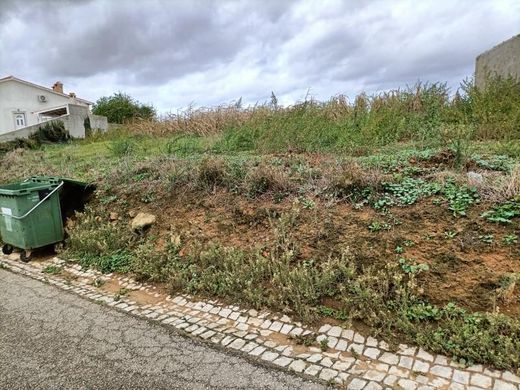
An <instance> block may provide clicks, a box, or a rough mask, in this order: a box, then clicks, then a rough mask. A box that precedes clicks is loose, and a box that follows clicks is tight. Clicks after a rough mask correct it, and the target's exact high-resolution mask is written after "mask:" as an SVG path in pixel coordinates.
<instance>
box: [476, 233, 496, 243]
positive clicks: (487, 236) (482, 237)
mask: <svg viewBox="0 0 520 390" xmlns="http://www.w3.org/2000/svg"><path fill="white" fill-rule="evenodd" d="M478 238H479V240H480V241H482V242H484V243H486V244H492V243H493V239H494V236H493V234H482V235H479V236H478Z"/></svg>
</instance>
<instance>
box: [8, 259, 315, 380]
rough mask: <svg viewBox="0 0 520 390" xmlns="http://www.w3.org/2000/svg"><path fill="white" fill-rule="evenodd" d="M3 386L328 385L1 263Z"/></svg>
mask: <svg viewBox="0 0 520 390" xmlns="http://www.w3.org/2000/svg"><path fill="white" fill-rule="evenodd" d="M0 387H1V388H6V389H13V390H14V389H29V388H30V389H145V388H146V389H150V388H154V389H163V388H168V389H210V388H217V389H230V388H232V389H239V388H244V389H246V388H247V389H318V388H323V386H321V385H318V384H316V383H313V382H310V381H306V380H304V379H302V378H298V377H296V376H293V375H290V374H285V373H283V372H280V371H276V370H272V369H267V368H264V367H262V366H257V365H253V364H251V363H250V362H248V361H246V360H244V359H242V358H240V357H237V356H234V355H229V354H226V353H224V352H222V351H218V350H216V349H213V348H210V347H208V346H206V345H204V344H200V343H198V342H196V341H193V340H191V339H188V338H185V337H182V336H180V335H177V334H176V333H174V332H171V331H168V330H167V329H165V328H164V327H161V326H158V325H154V324H150V323H148V322H147V321H144V320H140V319H136V318H134V317H131V316H128V315H125V314H123V313H120V312H117V311H115V310H113V309H111V308H108V307H105V306H101V305H98V304H95V303H93V302H90V301H88V300H85V299H81V298H80V297H77V296H75V295H72V294H69V293H67V292H65V291H62V290H60V289H57V288H55V287H52V286H49V285H46V284H44V283H41V282H38V281H35V280H33V279H29V278H27V277H23V276H20V275H17V274H13V273H11V272H8V271H5V270H2V269H0Z"/></svg>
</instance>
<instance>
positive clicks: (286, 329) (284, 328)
mask: <svg viewBox="0 0 520 390" xmlns="http://www.w3.org/2000/svg"><path fill="white" fill-rule="evenodd" d="M292 328H293V326H292V325H290V324H283V326H282V328H281V329H280V333H281V334H289V332H290V331H291V329H292Z"/></svg>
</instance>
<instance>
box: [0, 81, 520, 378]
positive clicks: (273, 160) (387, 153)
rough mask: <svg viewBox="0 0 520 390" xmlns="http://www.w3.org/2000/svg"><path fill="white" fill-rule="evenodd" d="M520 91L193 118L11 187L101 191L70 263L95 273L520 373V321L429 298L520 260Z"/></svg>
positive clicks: (426, 92) (499, 88)
mask: <svg viewBox="0 0 520 390" xmlns="http://www.w3.org/2000/svg"><path fill="white" fill-rule="evenodd" d="M518 88H519V87H518V85H517V84H514V83H513V82H512V81H511V80H503V79H499V80H495V82H494V83H491V85H490V87H489V90H486V91H479V90H477V89H475V88H474V86H473V85H472V84H471V83H464V84H463V86H462V89H461V90H460V91H459V93H458V94H455V95H454V96H452V94H450V93H449V91H448V90H447V89H446V86H445V85H443V84H419V85H416V86H414V87H412V88H408V89H404V90H399V91H392V92H388V93H385V94H379V95H375V96H366V95H360V96H359V97H358V98H356V99H355V100H354V101H352V102H349V101H348V99H346V98H345V97H341V96H339V97H335V98H332V99H331V100H329V101H327V102H317V101H314V100H308V101H305V102H300V103H298V104H296V105H294V106H292V107H287V108H282V107H278V106H270V105H259V106H256V107H250V108H240V107H237V106H232V107H216V108H212V109H200V110H194V109H191V110H188V111H187V112H185V113H178V114H176V115H172V116H169V117H168V118H164V119H163V120H161V121H143V122H138V123H134V124H133V125H129V126H128V127H127V128H122V129H119V130H117V131H114V132H111V133H106V134H93V135H92V136H91V137H90V138H88V139H86V140H74V141H70V142H68V143H66V144H59V145H55V144H44V145H41V146H40V147H38V148H36V149H23V148H16V149H14V150H10V151H7V152H6V153H5V154H4V155H3V156H2V158H1V159H0V168H1V169H0V182H7V181H13V180H17V179H22V178H25V177H27V176H30V175H33V174H51V175H58V176H69V177H74V178H77V179H83V180H86V181H91V182H95V183H96V185H97V191H96V194H95V198H94V199H93V200H92V202H91V203H90V205H88V206H87V207H86V209H85V211H84V212H83V213H81V214H78V215H76V216H75V217H74V218H73V219H72V220H73V221H72V222H71V224H70V225H68V227H67V229H68V233H69V238H68V239H67V242H66V249H65V252H64V253H63V254H61V255H62V256H64V257H68V258H71V259H77V260H78V261H79V262H80V264H81V265H82V266H84V267H94V268H97V269H99V270H101V271H102V272H105V273H111V272H121V273H125V272H131V273H133V274H134V275H135V276H136V277H138V278H140V279H143V280H147V281H149V282H152V283H165V284H166V285H167V286H169V288H170V289H171V291H175V292H176V291H184V292H189V293H193V294H201V295H206V296H211V297H219V298H222V299H225V300H232V301H235V302H237V301H238V302H243V303H245V304H247V305H250V306H253V307H256V308H261V307H269V308H270V309H272V310H276V311H280V312H283V313H290V314H291V315H293V316H295V317H298V318H300V319H302V320H303V321H306V322H314V321H319V320H320V319H322V318H334V319H336V320H338V321H344V322H347V323H349V324H356V323H362V324H364V326H365V327H368V329H371V331H372V333H373V334H374V335H376V336H381V337H384V338H385V339H387V340H389V341H392V342H395V343H399V342H409V343H415V344H418V345H420V346H422V347H424V348H426V349H428V350H430V351H433V352H439V353H444V354H448V355H450V356H453V357H455V358H456V359H458V360H460V361H462V362H464V363H467V364H470V363H485V364H490V365H494V366H495V367H498V368H518V367H519V366H520V352H519V351H520V324H519V320H518V317H517V316H515V315H506V314H501V312H499V310H498V309H496V307H495V308H494V309H487V307H489V306H486V302H487V301H486V302H482V304H481V306H482V307H485V308H486V309H485V310H478V309H474V308H472V307H470V306H471V305H466V303H467V301H468V300H469V301H471V297H470V298H467V297H465V298H464V297H460V302H439V300H440V299H436V300H430V299H429V298H428V297H429V295H428V293H431V291H425V290H428V288H430V285H429V283H432V281H437V280H439V279H440V282H439V283H440V284H441V285H442V283H445V284H446V285H449V280H448V281H445V280H443V278H448V277H452V276H453V277H458V276H459V273H460V274H462V273H463V271H464V270H465V269H470V270H471V271H473V270H474V269H473V268H469V267H471V266H472V265H474V264H477V263H478V264H481V263H479V262H478V261H474V260H475V259H479V256H480V253H481V252H482V253H485V254H487V255H488V256H489V257H491V255H492V256H493V257H495V258H499V259H505V260H503V262H504V263H507V264H516V263H514V262H513V261H512V259H513V258H515V256H516V257H517V256H519V255H520V253H519V252H518V247H517V241H518V233H519V231H520V227H519V225H518V217H519V215H518V212H517V211H518V210H517V208H518V207H517V206H518V201H519V198H518V197H519V194H520V184H519V177H520V175H519V170H518V166H519V165H518V164H519V163H520V149H519V147H518V144H519V142H518V140H519V139H520V128H519V127H518V123H520V121H519V120H518V119H519V116H518V115H519V112H520V108H519V107H520V104H515V103H520V97H519V95H520V92H519V89H518ZM16 146H23V145H16ZM8 149H9V148H7V149H5V150H8ZM42 162H45V164H43V163H42ZM468 172H477V173H479V174H481V176H482V178H481V180H480V181H479V180H477V181H475V180H476V179H472V178H471V177H469V176H468V175H467V173H468ZM476 177H477V179H478V177H479V176H478V175H477V176H476ZM135 210H146V211H150V212H153V213H155V214H156V215H157V216H158V223H157V226H154V227H152V228H151V229H150V230H149V231H148V232H146V233H134V232H131V231H130V229H129V227H128V225H129V222H130V220H131V216H130V213H131V212H133V211H135ZM172 210H173V211H172ZM111 212H116V213H117V215H118V216H119V218H115V219H112V218H110V213H111ZM248 240H249V241H248ZM497 256H499V257H497ZM479 261H480V260H479ZM500 266H501V264H500V263H498V264H495V266H494V267H493V266H490V267H489V268H496V267H498V268H500ZM515 267H516V266H515ZM491 271H493V270H491ZM491 271H490V272H491ZM518 271H520V270H518V269H515V272H510V271H508V272H504V273H503V274H502V275H500V276H497V275H496V274H492V276H489V275H488V274H486V275H485V276H482V277H481V278H482V280H483V281H485V282H486V283H482V284H486V288H488V290H486V291H485V294H482V295H479V296H478V297H477V298H476V300H478V299H488V298H489V297H490V296H492V297H494V298H496V302H498V303H499V304H500V305H502V306H503V305H507V304H514V303H515V301H514V297H515V294H514V293H515V292H516V290H515V289H517V288H518V276H517V272H518ZM486 278H487V279H486ZM474 279H478V278H474ZM461 282H462V281H461ZM452 285H453V284H452ZM479 288H480V287H479ZM124 293H125V292H124V291H120V292H118V293H117V294H116V297H120V296H122V295H124ZM434 293H435V291H434ZM450 293H451V291H450V289H444V290H442V295H443V296H450V297H452V296H453V295H450ZM432 294H433V293H432ZM475 294H476V293H475ZM482 297H483V298H482ZM437 298H438V296H437ZM443 299H444V298H443ZM433 301H437V303H436V304H434V303H432V302H433ZM466 306H467V307H466ZM495 306H496V305H495ZM479 307H480V306H479ZM495 309H496V310H495ZM300 342H301V343H304V344H307V343H314V342H315V337H314V338H313V339H312V340H310V339H309V340H306V339H305V340H304V339H302V340H300Z"/></svg>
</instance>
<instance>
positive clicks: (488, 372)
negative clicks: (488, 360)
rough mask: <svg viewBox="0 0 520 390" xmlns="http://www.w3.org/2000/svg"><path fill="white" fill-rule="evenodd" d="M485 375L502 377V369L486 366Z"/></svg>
mask: <svg viewBox="0 0 520 390" xmlns="http://www.w3.org/2000/svg"><path fill="white" fill-rule="evenodd" d="M484 375H487V376H491V377H493V378H500V371H497V370H492V369H489V368H485V369H484Z"/></svg>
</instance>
